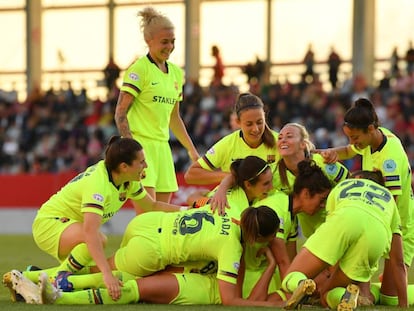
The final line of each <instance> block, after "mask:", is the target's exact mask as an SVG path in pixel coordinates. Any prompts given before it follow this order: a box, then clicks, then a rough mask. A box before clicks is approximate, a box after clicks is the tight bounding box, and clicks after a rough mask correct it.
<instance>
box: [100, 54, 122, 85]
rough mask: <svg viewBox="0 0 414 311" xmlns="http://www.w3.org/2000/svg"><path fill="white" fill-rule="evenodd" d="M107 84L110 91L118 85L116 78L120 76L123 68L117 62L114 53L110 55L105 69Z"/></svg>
mask: <svg viewBox="0 0 414 311" xmlns="http://www.w3.org/2000/svg"><path fill="white" fill-rule="evenodd" d="M103 72H104V75H105V85H106V87H107V89H108V92H110V91H111V90H112V89H113V88H114V87H115V86H116V80H117V79H118V78H119V74H120V73H121V68H119V66H118V65H117V64H116V63H115V61H114V57H113V55H111V56H109V62H108V64H107V65H106V67H105V69H104V71H103Z"/></svg>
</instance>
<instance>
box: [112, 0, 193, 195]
mask: <svg viewBox="0 0 414 311" xmlns="http://www.w3.org/2000/svg"><path fill="white" fill-rule="evenodd" d="M138 15H139V16H140V17H141V18H142V21H141V29H142V32H143V34H144V39H145V42H146V44H147V45H148V48H149V52H148V54H147V55H145V56H143V57H141V58H139V59H138V60H137V61H136V62H134V63H133V64H132V65H131V66H130V67H129V68H128V69H127V71H126V73H125V76H124V80H123V83H122V86H121V91H120V94H119V98H118V103H117V106H116V110H115V122H116V125H117V127H118V131H119V133H120V134H121V135H122V136H123V137H131V138H134V139H136V140H138V141H139V142H140V143H141V144H142V146H143V147H144V149H145V152H146V153H147V155H148V169H147V170H146V178H145V180H143V181H142V183H143V185H144V186H145V189H146V190H147V192H148V193H149V194H150V195H151V196H152V197H153V198H156V199H157V200H158V201H163V202H169V201H170V199H171V194H172V193H173V192H175V191H177V190H178V185H177V180H176V177H175V170H174V161H173V158H172V152H171V149H170V146H169V144H168V140H169V138H170V134H169V130H170V129H171V131H172V133H173V134H174V135H175V137H177V139H178V141H179V142H180V143H181V144H182V145H183V146H184V147H185V148H186V149H187V150H188V154H189V156H190V158H191V160H192V161H196V160H197V159H198V157H199V155H198V152H197V150H196V148H195V147H194V145H193V143H192V141H191V139H190V137H189V135H188V133H187V130H186V128H185V125H184V123H183V120H182V119H181V116H180V101H181V100H182V96H183V95H182V88H183V79H184V77H183V72H182V70H181V68H180V67H178V66H177V65H175V64H173V63H171V62H170V61H168V58H169V57H170V54H171V53H172V51H173V50H174V47H175V45H174V44H175V34H174V25H173V24H172V22H171V21H170V19H168V18H167V17H166V16H165V15H163V14H161V13H159V12H157V11H156V10H155V9H154V8H152V7H146V8H144V9H143V10H142V11H140V12H139V13H138Z"/></svg>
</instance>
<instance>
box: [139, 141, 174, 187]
mask: <svg viewBox="0 0 414 311" xmlns="http://www.w3.org/2000/svg"><path fill="white" fill-rule="evenodd" d="M134 139H137V137H134ZM137 140H138V141H139V142H140V144H141V145H142V147H143V148H144V152H145V161H146V162H147V164H148V167H147V168H146V169H145V178H144V179H142V184H143V185H144V187H151V188H155V191H156V192H176V191H177V190H178V183H177V178H176V175H175V167H174V160H173V157H172V152H171V148H170V145H169V144H168V142H162V141H155V140H149V139H145V138H138V139H137Z"/></svg>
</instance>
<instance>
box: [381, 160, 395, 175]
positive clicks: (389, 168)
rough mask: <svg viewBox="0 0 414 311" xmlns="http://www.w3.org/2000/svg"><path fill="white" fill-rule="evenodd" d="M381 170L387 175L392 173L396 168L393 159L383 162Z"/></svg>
mask: <svg viewBox="0 0 414 311" xmlns="http://www.w3.org/2000/svg"><path fill="white" fill-rule="evenodd" d="M382 168H383V169H384V171H385V172H387V173H390V172H394V171H395V169H396V168H397V164H396V163H395V161H394V160H393V159H389V160H385V161H384V163H383V165H382Z"/></svg>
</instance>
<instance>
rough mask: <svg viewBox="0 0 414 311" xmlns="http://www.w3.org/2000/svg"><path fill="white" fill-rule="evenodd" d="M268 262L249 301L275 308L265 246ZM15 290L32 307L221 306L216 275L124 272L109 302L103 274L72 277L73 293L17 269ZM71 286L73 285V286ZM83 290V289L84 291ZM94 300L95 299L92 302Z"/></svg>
mask: <svg viewBox="0 0 414 311" xmlns="http://www.w3.org/2000/svg"><path fill="white" fill-rule="evenodd" d="M262 252H263V253H264V254H265V255H266V258H267V260H268V266H267V269H266V270H265V272H264V273H263V275H262V276H261V278H260V280H259V281H258V282H257V284H256V286H255V288H254V290H253V291H252V294H251V295H250V297H249V298H248V299H249V300H252V301H271V302H273V305H274V306H283V304H284V302H283V300H285V294H284V293H282V292H281V291H278V292H275V293H271V294H268V293H267V292H268V290H267V289H268V284H269V281H270V279H271V276H272V275H273V272H274V269H275V265H276V263H275V259H274V258H273V254H272V252H271V251H270V249H269V248H268V247H266V248H264V249H262ZM11 273H12V275H13V282H14V286H15V289H16V290H17V291H18V292H19V294H21V295H22V296H23V297H24V299H25V301H26V303H31V304H66V305H74V304H131V303H136V302H147V303H157V304H179V305H202V304H222V301H221V296H220V291H219V287H218V281H217V278H216V276H215V275H212V274H210V275H202V274H199V273H166V272H160V273H156V274H153V275H150V276H147V277H142V278H137V279H135V277H132V276H131V275H128V274H127V273H122V272H119V271H118V272H117V274H118V275H119V276H120V278H121V279H122V280H123V281H124V282H123V287H122V295H121V298H120V299H119V300H117V301H114V300H112V298H111V297H110V296H109V294H108V290H107V289H106V288H103V287H102V275H101V273H96V274H95V275H94V277H93V279H92V280H93V282H89V283H88V282H86V283H85V282H83V284H82V285H79V283H80V282H79V281H78V279H79V278H82V279H84V278H85V276H82V275H73V276H70V277H68V278H67V282H69V280H71V281H73V282H74V283H78V285H77V287H76V290H75V287H73V288H72V289H73V291H72V290H71V291H63V292H62V291H60V290H57V289H56V287H55V286H54V285H52V284H51V283H50V279H49V277H48V276H47V274H45V273H43V274H41V275H40V280H39V285H36V284H35V283H33V282H31V281H30V280H28V279H26V278H25V277H24V276H22V275H21V273H20V272H19V271H17V270H12V271H11ZM72 285H73V284H72ZM83 288H85V289H83ZM91 297H94V299H91Z"/></svg>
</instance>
